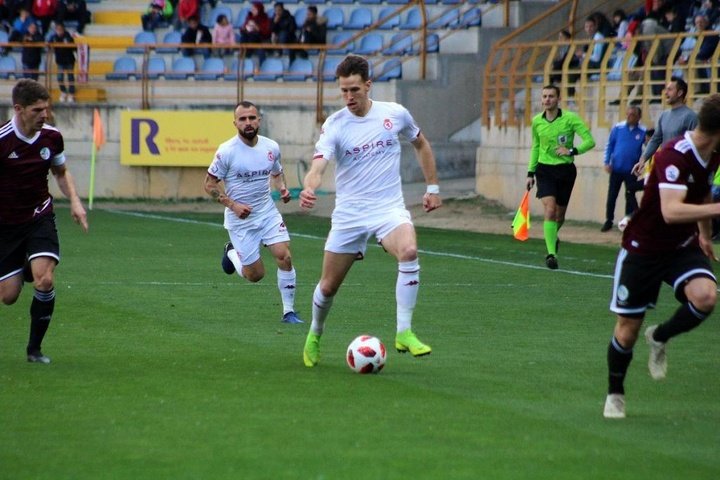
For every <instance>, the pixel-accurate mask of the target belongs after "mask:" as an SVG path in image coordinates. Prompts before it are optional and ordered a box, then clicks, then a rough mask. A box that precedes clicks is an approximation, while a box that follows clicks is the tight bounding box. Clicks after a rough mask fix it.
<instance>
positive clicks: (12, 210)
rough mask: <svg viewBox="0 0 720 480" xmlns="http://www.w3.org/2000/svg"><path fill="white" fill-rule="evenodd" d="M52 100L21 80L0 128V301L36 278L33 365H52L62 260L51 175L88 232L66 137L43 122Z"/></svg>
mask: <svg viewBox="0 0 720 480" xmlns="http://www.w3.org/2000/svg"><path fill="white" fill-rule="evenodd" d="M49 99H50V95H49V93H48V91H47V89H46V88H45V87H44V86H42V85H41V84H40V83H38V82H36V81H35V80H30V79H23V80H20V81H18V82H17V84H16V85H15V87H14V88H13V91H12V102H13V110H14V116H13V118H12V119H11V120H10V121H8V122H7V123H5V124H4V125H2V126H1V127H0V300H2V303H4V304H6V305H12V304H13V303H15V302H16V301H17V299H18V297H19V296H20V292H21V290H22V287H23V279H24V278H28V280H29V277H30V274H32V281H33V283H34V286H35V294H34V296H33V300H32V303H31V305H30V340H29V341H28V346H27V359H28V361H29V362H34V363H50V359H49V358H48V357H46V356H45V355H43V354H42V352H41V350H40V346H41V343H42V340H43V337H44V336H45V332H46V331H47V329H48V326H49V325H50V318H51V317H52V313H53V309H54V307H55V287H54V278H53V274H54V271H55V266H56V265H57V263H58V262H59V261H60V246H59V242H58V234H57V230H56V228H55V214H54V213H53V198H52V196H51V195H50V193H49V190H48V171H50V172H52V174H53V175H54V176H55V180H56V181H57V184H58V187H59V188H60V191H61V192H62V193H63V194H64V195H65V196H66V197H67V198H68V199H69V200H70V214H71V215H72V218H73V219H74V220H75V222H77V223H79V224H80V225H81V226H82V228H83V230H85V231H86V232H87V229H88V223H87V215H86V213H85V209H84V208H83V206H82V203H81V202H80V198H79V197H78V195H77V193H76V191H75V183H74V182H73V179H72V176H71V175H70V172H68V171H67V168H66V166H65V154H64V153H63V151H64V148H65V147H64V143H63V137H62V134H61V133H60V132H59V131H58V130H57V129H56V128H54V127H51V126H49V125H46V124H45V121H46V120H47V118H48V101H49Z"/></svg>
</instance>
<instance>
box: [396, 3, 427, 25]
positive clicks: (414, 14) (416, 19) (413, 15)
mask: <svg viewBox="0 0 720 480" xmlns="http://www.w3.org/2000/svg"><path fill="white" fill-rule="evenodd" d="M421 26H422V14H421V13H420V9H419V8H417V7H413V8H411V9H410V10H408V12H407V15H406V16H405V21H403V22H402V23H400V26H399V28H400V29H401V30H417V29H418V28H420V27H421Z"/></svg>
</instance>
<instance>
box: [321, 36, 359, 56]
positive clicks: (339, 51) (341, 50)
mask: <svg viewBox="0 0 720 480" xmlns="http://www.w3.org/2000/svg"><path fill="white" fill-rule="evenodd" d="M352 36H353V33H352V32H337V33H336V34H334V35H333V36H332V39H331V40H330V43H329V45H341V44H342V43H343V42H345V41H347V40H348V39H349V38H350V37H352ZM353 50H355V42H349V43H348V44H347V45H345V46H344V47H337V48H332V49H329V50H328V52H327V53H329V54H331V55H343V54H346V53H350V52H352V51H353Z"/></svg>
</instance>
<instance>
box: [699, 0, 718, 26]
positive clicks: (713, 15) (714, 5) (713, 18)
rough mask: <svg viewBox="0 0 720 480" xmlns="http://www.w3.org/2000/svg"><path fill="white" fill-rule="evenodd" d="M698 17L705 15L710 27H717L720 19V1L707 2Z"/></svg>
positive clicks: (701, 6) (702, 6)
mask: <svg viewBox="0 0 720 480" xmlns="http://www.w3.org/2000/svg"><path fill="white" fill-rule="evenodd" d="M696 15H704V16H705V17H707V18H708V21H709V22H710V25H715V23H716V22H717V21H718V18H720V0H705V1H704V2H702V4H701V5H700V9H699V10H698V12H697V13H696Z"/></svg>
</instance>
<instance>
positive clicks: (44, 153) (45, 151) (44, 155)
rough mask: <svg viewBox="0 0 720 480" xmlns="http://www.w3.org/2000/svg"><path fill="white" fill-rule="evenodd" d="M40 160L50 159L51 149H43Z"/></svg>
mask: <svg viewBox="0 0 720 480" xmlns="http://www.w3.org/2000/svg"><path fill="white" fill-rule="evenodd" d="M40 158H42V159H43V160H48V159H49V158H50V149H49V148H47V147H43V148H41V149H40Z"/></svg>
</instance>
